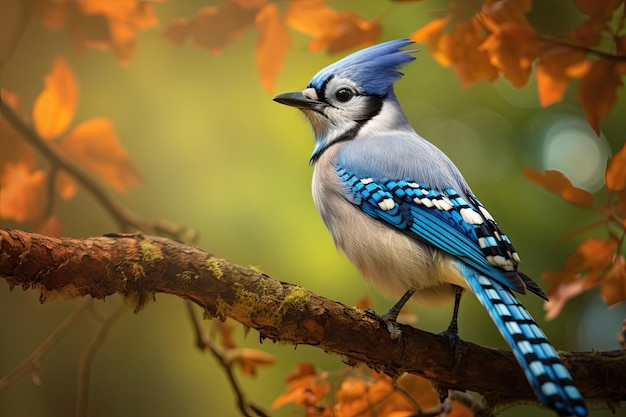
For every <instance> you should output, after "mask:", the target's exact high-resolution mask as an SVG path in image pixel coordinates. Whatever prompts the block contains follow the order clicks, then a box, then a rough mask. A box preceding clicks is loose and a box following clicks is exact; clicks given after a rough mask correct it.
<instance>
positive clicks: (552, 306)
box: [542, 237, 618, 320]
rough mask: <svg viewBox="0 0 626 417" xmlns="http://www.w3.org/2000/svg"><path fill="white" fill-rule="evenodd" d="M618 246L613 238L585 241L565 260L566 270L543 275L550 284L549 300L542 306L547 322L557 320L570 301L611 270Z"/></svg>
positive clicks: (592, 238) (591, 286)
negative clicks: (555, 318)
mask: <svg viewBox="0 0 626 417" xmlns="http://www.w3.org/2000/svg"><path fill="white" fill-rule="evenodd" d="M617 247H618V242H617V239H615V238H614V237H609V238H608V239H607V240H602V239H598V238H595V237H591V238H588V239H587V240H585V241H584V242H582V243H581V244H580V245H579V246H578V248H577V249H576V251H575V252H574V253H573V254H572V255H570V256H569V257H568V258H567V260H566V261H565V268H563V269H562V270H560V271H548V272H545V273H544V274H543V275H542V278H543V279H544V280H545V281H547V282H548V283H549V284H550V288H549V289H548V292H547V294H548V298H549V299H550V301H549V302H547V303H546V304H545V306H544V308H545V310H546V312H547V313H546V319H548V320H550V319H552V318H554V317H556V316H557V315H558V313H559V312H560V311H561V309H562V308H563V306H564V305H565V303H566V302H567V301H568V300H569V299H570V298H573V297H575V296H576V295H578V294H580V293H582V292H584V291H587V290H588V289H590V288H593V287H594V286H595V285H598V283H599V281H600V279H601V278H603V277H604V275H605V274H606V272H607V271H608V270H609V268H610V267H611V265H612V263H613V260H614V256H615V251H616V249H617Z"/></svg>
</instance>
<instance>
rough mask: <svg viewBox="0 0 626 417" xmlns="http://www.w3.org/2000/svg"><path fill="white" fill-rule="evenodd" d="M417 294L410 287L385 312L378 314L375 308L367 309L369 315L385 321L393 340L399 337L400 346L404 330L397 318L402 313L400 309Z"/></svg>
mask: <svg viewBox="0 0 626 417" xmlns="http://www.w3.org/2000/svg"><path fill="white" fill-rule="evenodd" d="M413 294H415V289H414V288H409V289H408V290H407V292H405V293H404V295H403V296H402V298H400V299H399V300H398V302H397V303H395V304H394V305H393V307H391V308H390V309H389V311H387V312H386V313H385V314H378V313H376V312H375V311H374V310H372V309H370V308H368V309H367V310H365V312H366V313H367V315H368V316H370V317H372V318H375V319H377V320H380V321H382V322H383V323H385V327H387V331H388V332H389V336H390V337H391V339H392V340H396V339H398V347H399V346H400V341H401V340H402V330H400V327H399V326H398V323H397V322H396V319H397V318H398V314H400V310H402V307H404V305H405V304H406V302H407V301H409V299H410V298H411V297H412V296H413Z"/></svg>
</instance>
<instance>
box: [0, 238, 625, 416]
mask: <svg viewBox="0 0 626 417" xmlns="http://www.w3.org/2000/svg"><path fill="white" fill-rule="evenodd" d="M0 277H2V278H4V279H5V280H6V281H7V283H8V284H9V285H10V286H12V287H13V286H21V287H23V288H24V289H28V288H32V289H35V290H37V291H39V293H40V299H41V301H42V302H45V301H46V300H48V299H50V298H59V297H62V298H76V297H84V296H91V297H93V298H97V299H102V298H105V297H106V296H108V295H112V294H120V295H121V296H122V297H125V298H126V299H127V300H129V301H130V302H131V303H133V305H134V306H135V310H136V311H139V310H140V309H141V308H142V307H143V305H144V304H145V303H146V301H149V300H150V299H152V298H153V297H154V294H156V293H166V294H173V295H176V296H179V297H181V298H184V299H187V300H190V301H192V302H194V303H196V304H198V305H200V306H202V307H203V308H204V309H205V312H206V315H207V316H212V317H218V318H220V319H225V318H226V317H230V318H232V319H235V320H237V321H239V322H240V323H243V324H244V325H246V326H249V327H252V328H254V329H256V330H258V331H259V333H260V336H261V338H262V339H266V338H267V339H271V340H280V341H281V342H287V343H293V344H307V345H312V346H317V347H319V348H320V349H323V350H324V351H327V352H333V353H337V354H340V355H343V357H344V358H345V360H346V362H348V363H351V364H356V363H360V362H362V363H365V364H367V366H369V367H371V368H374V369H376V370H380V371H384V372H385V373H387V374H389V375H392V376H395V375H400V374H402V373H404V372H409V373H413V374H417V375H420V376H423V377H426V378H428V379H431V380H432V381H434V382H435V383H437V384H439V385H441V386H443V387H446V388H450V389H456V390H468V391H474V392H477V393H479V394H481V395H482V396H483V397H484V398H485V400H486V401H487V403H488V404H491V405H498V404H500V405H502V404H507V403H509V404H510V403H514V402H535V403H536V399H535V396H534V394H533V392H532V390H531V389H530V387H529V385H528V383H527V381H526V378H525V376H524V374H523V372H522V370H521V368H520V367H519V366H518V364H517V362H516V361H515V358H514V357H513V355H512V353H511V352H508V351H502V350H496V349H490V348H485V347H481V346H478V345H475V344H473V343H469V342H462V349H463V356H462V361H461V363H460V364H459V366H457V367H456V368H455V367H454V355H453V353H454V352H453V351H452V349H450V346H449V339H448V338H447V337H444V336H439V335H434V334H431V333H428V332H424V331H421V330H418V329H415V328H413V327H410V326H407V325H401V329H402V332H403V337H402V340H401V343H400V345H399V346H397V341H395V340H391V339H390V337H389V333H388V332H387V330H386V328H385V326H384V325H382V324H381V323H380V322H378V321H377V320H374V319H372V318H370V317H368V316H367V315H366V314H365V313H364V312H363V311H362V310H360V309H358V308H355V307H351V306H347V305H344V304H341V303H339V302H336V301H332V300H329V299H326V298H324V297H322V296H320V295H317V294H315V293H312V292H310V291H307V290H306V289H304V288H302V287H299V286H297V285H293V284H289V283H285V282H280V281H277V280H275V279H272V278H270V277H268V276H267V275H265V274H263V273H262V272H260V271H257V270H254V269H251V268H246V267H243V266H240V265H236V264H233V263H231V262H228V261H227V260H225V259H222V258H219V257H217V256H215V255H212V254H210V253H207V252H205V251H202V250H200V249H198V248H195V247H193V246H191V245H188V244H184V243H181V242H177V241H173V240H170V239H166V238H161V237H155V236H147V235H142V234H110V235H106V236H103V237H93V238H87V239H71V238H55V237H49V236H43V235H38V234H34V233H27V232H22V231H17V230H4V229H0ZM562 359H563V362H564V363H565V365H566V366H567V367H568V368H569V369H570V371H571V373H572V376H573V378H574V380H575V381H576V384H577V385H578V387H579V389H580V391H581V392H582V394H583V396H584V397H585V399H586V400H587V401H588V402H589V400H601V402H600V403H604V402H617V401H624V400H626V351H624V350H615V351H608V352H576V353H564V354H562ZM592 408H593V405H592Z"/></svg>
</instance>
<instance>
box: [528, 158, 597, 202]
mask: <svg viewBox="0 0 626 417" xmlns="http://www.w3.org/2000/svg"><path fill="white" fill-rule="evenodd" d="M524 175H525V176H526V178H528V179H529V180H531V181H532V182H534V183H536V184H539V185H541V186H542V187H543V188H545V189H546V190H548V191H551V192H553V193H555V194H557V195H559V196H561V198H562V199H564V200H565V201H568V202H570V203H572V204H575V205H577V206H580V207H585V208H589V207H591V206H593V196H592V195H591V193H590V192H589V191H587V190H583V189H582V188H578V187H574V186H573V185H572V183H571V182H570V180H569V179H567V177H566V176H565V175H563V173H562V172H560V171H555V170H546V171H543V172H541V171H538V170H536V169H534V168H524Z"/></svg>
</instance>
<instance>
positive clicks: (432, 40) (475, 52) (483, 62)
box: [411, 16, 498, 87]
mask: <svg viewBox="0 0 626 417" xmlns="http://www.w3.org/2000/svg"><path fill="white" fill-rule="evenodd" d="M451 21H452V18H451V16H448V17H445V18H442V19H437V20H435V21H433V22H431V23H429V24H427V25H426V26H424V27H422V28H421V29H418V30H417V31H416V32H414V33H413V34H412V35H411V39H413V40H415V41H416V42H426V44H427V47H428V50H429V51H430V53H431V54H432V55H433V57H434V58H435V59H436V60H437V61H438V62H439V63H440V64H441V65H443V66H451V67H452V68H453V70H454V72H455V73H456V75H457V76H458V77H459V78H460V80H461V82H462V84H463V86H464V87H469V86H470V85H472V84H473V83H475V82H477V81H480V80H486V81H495V80H496V79H497V78H498V71H497V70H496V68H495V67H494V66H493V65H492V64H491V62H490V61H489V55H488V54H487V52H486V51H484V50H481V49H480V48H479V47H480V45H481V44H482V43H483V42H484V41H485V33H484V30H483V27H482V24H481V23H480V21H479V20H478V19H476V18H471V19H469V20H462V21H458V22H457V23H456V24H455V25H454V26H453V27H452V29H451V30H450V31H449V33H445V32H444V29H445V28H446V26H447V25H448V24H449V23H450V22H451Z"/></svg>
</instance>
